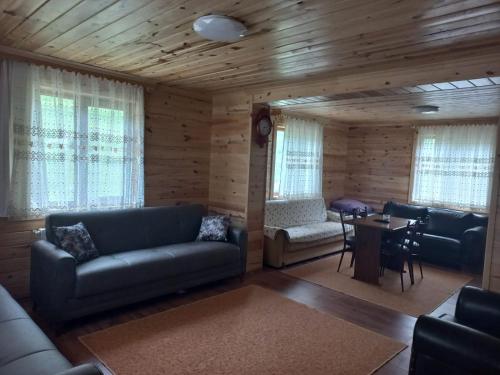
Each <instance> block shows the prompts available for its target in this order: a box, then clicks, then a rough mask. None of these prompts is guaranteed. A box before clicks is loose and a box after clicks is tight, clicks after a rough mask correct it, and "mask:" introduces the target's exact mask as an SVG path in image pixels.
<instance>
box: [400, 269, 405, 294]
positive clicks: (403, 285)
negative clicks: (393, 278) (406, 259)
mask: <svg viewBox="0 0 500 375" xmlns="http://www.w3.org/2000/svg"><path fill="white" fill-rule="evenodd" d="M399 276H400V278H401V291H402V292H403V293H404V291H405V284H404V281H403V271H401V272H400V273H399Z"/></svg>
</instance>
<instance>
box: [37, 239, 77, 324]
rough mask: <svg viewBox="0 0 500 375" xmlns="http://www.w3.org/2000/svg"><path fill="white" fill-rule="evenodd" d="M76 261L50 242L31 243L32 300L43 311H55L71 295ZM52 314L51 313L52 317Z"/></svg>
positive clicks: (50, 312) (73, 286) (73, 288)
mask: <svg viewBox="0 0 500 375" xmlns="http://www.w3.org/2000/svg"><path fill="white" fill-rule="evenodd" d="M75 280H76V260H75V258H74V257H73V256H72V255H70V254H69V253H67V252H66V251H64V250H62V249H59V248H58V247H57V246H55V245H54V244H52V243H51V242H49V241H45V240H40V241H36V242H34V243H33V245H32V246H31V275H30V289H31V298H32V299H33V302H34V303H35V304H36V305H38V307H40V310H43V311H44V312H46V313H49V314H51V315H52V314H53V313H56V312H57V311H58V310H59V309H60V308H62V306H63V304H64V302H65V301H66V300H67V299H68V298H70V297H72V296H73V294H74V290H75ZM52 317H54V316H52Z"/></svg>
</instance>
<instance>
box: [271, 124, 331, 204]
mask: <svg viewBox="0 0 500 375" xmlns="http://www.w3.org/2000/svg"><path fill="white" fill-rule="evenodd" d="M275 123H277V124H278V126H277V131H276V138H275V149H274V153H275V154H274V165H273V184H272V186H273V194H272V196H273V198H275V199H301V198H313V197H321V196H322V195H323V188H322V176H323V128H322V126H321V125H320V124H318V123H316V122H314V121H310V120H303V119H299V118H294V117H290V116H285V115H281V116H280V117H279V119H277V121H275Z"/></svg>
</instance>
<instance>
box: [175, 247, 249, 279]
mask: <svg viewBox="0 0 500 375" xmlns="http://www.w3.org/2000/svg"><path fill="white" fill-rule="evenodd" d="M168 251H169V253H171V254H172V255H173V256H174V257H175V261H174V264H175V268H176V272H177V273H182V274H189V273H194V272H198V271H202V270H207V269H210V268H217V267H224V266H227V265H231V264H241V259H240V251H239V248H238V246H236V245H234V244H232V243H227V242H190V243H181V244H175V245H171V246H169V249H168Z"/></svg>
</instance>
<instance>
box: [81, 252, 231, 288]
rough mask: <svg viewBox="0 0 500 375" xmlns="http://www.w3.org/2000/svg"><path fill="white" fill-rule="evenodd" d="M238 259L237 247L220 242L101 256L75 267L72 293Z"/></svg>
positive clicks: (165, 275) (120, 285)
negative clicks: (74, 283)
mask: <svg viewBox="0 0 500 375" xmlns="http://www.w3.org/2000/svg"><path fill="white" fill-rule="evenodd" d="M239 262H240V252H239V248H238V247H237V246H236V245H234V244H230V243H224V242H188V243H182V244H174V245H167V246H161V247H155V248H151V249H143V250H132V251H127V252H122V253H116V254H112V255H106V256H101V257H99V258H97V259H94V260H91V261H90V262H87V263H84V264H82V265H79V266H78V267H77V271H76V278H77V281H76V291H75V295H76V297H77V298H82V297H86V296H91V295H95V294H100V293H105V292H109V291H112V290H117V289H121V288H126V287H129V286H133V285H139V284H143V283H148V282H153V281H157V280H161V279H165V278H168V277H173V276H176V275H179V274H182V273H186V272H196V271H199V270H201V269H206V268H210V267H222V266H224V265H227V264H236V263H238V264H239Z"/></svg>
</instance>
